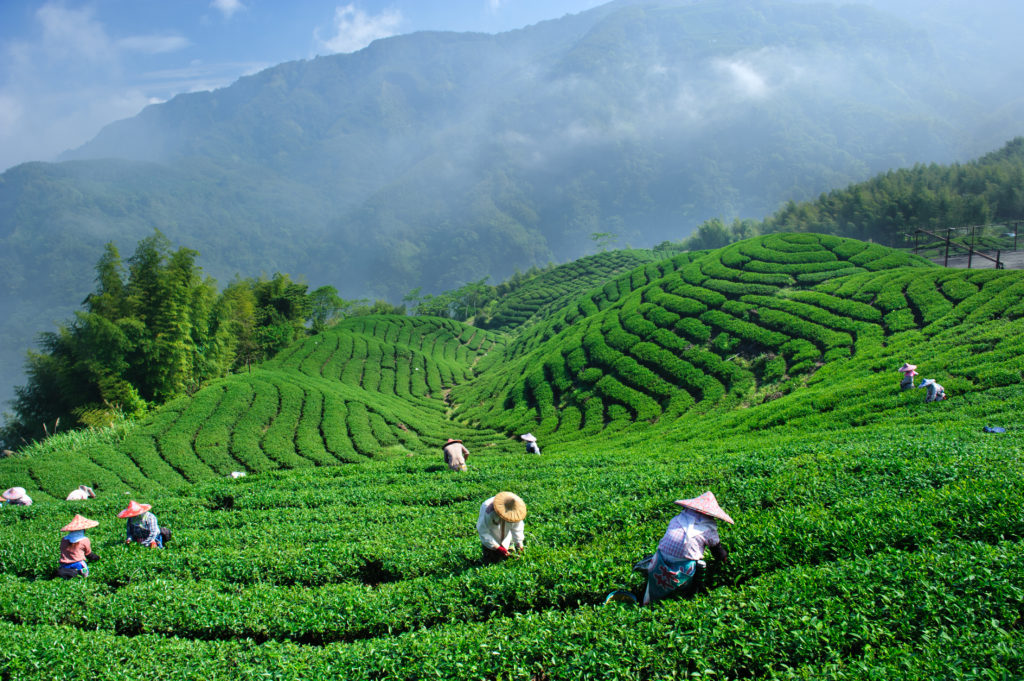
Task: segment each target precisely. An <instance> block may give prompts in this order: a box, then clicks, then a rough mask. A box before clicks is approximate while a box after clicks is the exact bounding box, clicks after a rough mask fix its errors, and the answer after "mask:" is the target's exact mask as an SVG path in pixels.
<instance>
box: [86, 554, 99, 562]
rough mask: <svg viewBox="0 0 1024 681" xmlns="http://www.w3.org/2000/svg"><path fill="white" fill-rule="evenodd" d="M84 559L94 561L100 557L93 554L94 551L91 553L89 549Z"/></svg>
mask: <svg viewBox="0 0 1024 681" xmlns="http://www.w3.org/2000/svg"><path fill="white" fill-rule="evenodd" d="M85 559H86V560H87V561H89V562H95V561H97V560H99V559H100V557H99V556H98V555H97V554H95V553H93V552H92V551H90V552H89V553H87V554H86V555H85Z"/></svg>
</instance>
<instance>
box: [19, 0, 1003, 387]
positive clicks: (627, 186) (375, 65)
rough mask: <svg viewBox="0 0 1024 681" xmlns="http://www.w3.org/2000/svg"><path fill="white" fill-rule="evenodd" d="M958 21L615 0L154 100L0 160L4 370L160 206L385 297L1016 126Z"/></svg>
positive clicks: (960, 147) (655, 235)
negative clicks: (103, 253)
mask: <svg viewBox="0 0 1024 681" xmlns="http://www.w3.org/2000/svg"><path fill="white" fill-rule="evenodd" d="M934 11H935V13H936V14H940V13H941V10H940V9H936V10H934ZM977 11H978V12H982V13H986V12H990V10H988V9H985V8H979V9H978V10H977ZM954 38H955V39H957V40H959V41H960V42H958V43H957V44H955V45H953V44H950V43H948V42H947V43H944V44H942V45H941V46H939V45H937V44H936V43H935V42H934V41H932V40H931V38H930V36H929V35H928V34H927V33H925V32H924V31H923V30H921V29H920V28H918V27H917V26H915V25H913V24H911V23H909V22H906V21H900V20H897V19H895V18H894V17H893V16H891V15H888V14H886V13H884V12H881V11H878V10H874V9H871V8H868V7H863V6H856V5H847V6H842V7H835V6H831V5H827V4H806V3H792V4H791V3H788V2H782V1H781V0H759V1H756V2H732V1H726V0H705V1H702V2H691V1H689V0H687V1H683V0H661V1H659V2H647V1H645V2H640V1H629V2H624V1H619V2H613V3H610V4H608V5H605V6H602V7H599V8H596V9H594V10H591V11H588V12H584V13H581V14H579V15H575V16H569V17H564V18H562V19H559V20H554V21H549V22H543V23H541V24H538V25H536V26H531V27H528V28H525V29H522V30H518V31H512V32H509V33H505V34H501V35H482V34H450V33H419V34H414V35H408V36H401V37H395V38H391V39H387V40H381V41H378V42H376V43H373V44H372V45H370V46H369V47H368V48H366V49H364V50H361V51H359V52H357V53H354V54H348V55H336V56H332V57H325V58H318V59H314V60H310V61H303V62H292V63H287V64H281V65H279V66H276V67H274V68H271V69H268V70H266V71H264V72H262V73H259V74H256V75H253V76H249V77H246V78H243V79H241V80H239V81H238V82H237V83H236V84H235V85H233V86H231V87H228V88H225V89H223V90H218V91H216V92H207V93H195V94H190V95H183V96H180V97H177V98H175V99H173V100H171V101H169V102H166V103H164V104H160V105H155V106H152V107H150V108H147V109H146V110H145V111H143V112H142V113H141V114H140V115H139V116H137V117H135V118H133V119H129V120H126V121H122V122H119V123H116V124H113V125H111V126H110V127H108V128H107V129H105V130H104V131H103V132H102V133H101V134H100V135H99V136H97V138H96V139H95V140H94V141H92V142H90V143H88V144H86V145H84V146H83V147H81V148H80V149H77V150H73V151H71V152H69V153H68V154H67V155H66V157H65V158H66V159H67V160H68V161H67V162H65V163H61V164H29V165H27V166H22V167H19V168H15V169H12V170H10V171H8V172H7V173H5V174H4V175H3V176H2V177H0V207H2V210H0V257H2V258H3V260H2V261H0V264H2V266H3V267H4V268H5V273H6V276H5V278H4V283H3V286H4V288H3V289H2V295H0V318H2V319H4V322H3V325H2V326H0V332H2V333H3V334H4V337H5V338H11V339H13V342H12V344H11V345H12V347H13V348H14V350H13V351H12V354H11V355H9V356H8V355H5V356H4V357H3V366H4V369H5V376H9V377H11V378H7V379H6V380H8V381H11V380H16V379H14V378H13V377H14V376H16V375H17V368H16V367H17V364H18V363H19V361H20V360H19V356H20V352H21V349H22V348H23V347H24V346H25V345H26V344H27V341H29V340H30V339H31V338H32V337H33V335H34V334H35V333H36V332H38V331H39V330H44V329H46V328H47V327H48V326H49V322H50V320H51V319H54V318H62V317H64V316H66V315H68V314H69V313H70V311H71V309H72V308H73V306H74V305H75V304H76V303H77V302H78V301H79V300H81V298H82V297H83V296H84V295H85V293H86V292H87V291H88V290H89V283H90V280H91V274H90V272H89V267H90V266H91V264H92V262H94V261H95V259H96V258H97V257H98V255H99V253H100V249H101V247H102V244H103V242H104V241H106V240H110V239H117V240H125V239H131V240H135V239H137V238H138V237H139V236H141V235H143V234H146V233H149V230H150V229H152V228H153V227H156V228H159V229H161V230H162V231H163V232H164V233H166V234H167V235H168V236H169V237H170V238H171V239H172V240H173V241H175V242H177V243H182V244H184V245H187V246H189V247H193V248H195V249H197V250H198V251H200V252H201V253H202V256H203V258H202V260H201V262H203V263H204V264H205V267H206V269H207V271H208V272H209V273H210V274H212V275H213V276H215V277H216V278H217V279H218V280H220V281H221V282H224V281H226V280H227V279H229V278H230V277H231V276H233V275H234V274H235V273H242V274H243V275H255V274H258V273H259V272H260V271H266V272H268V273H272V272H273V271H274V270H283V271H288V272H290V273H292V274H296V275H298V274H302V275H305V276H307V277H308V278H309V280H310V281H311V283H313V284H314V285H319V284H321V283H330V284H332V285H334V286H336V287H337V288H338V289H339V290H340V291H341V293H342V294H343V295H345V296H347V297H361V296H373V297H388V298H390V299H391V300H397V299H399V298H400V297H401V296H402V295H403V294H404V293H406V292H407V291H409V290H410V289H412V288H414V287H417V286H421V287H423V289H424V290H425V291H440V290H445V289H451V288H455V287H457V286H458V285H460V284H462V283H465V282H467V281H475V280H479V279H480V278H482V277H485V276H490V277H491V278H492V280H494V281H496V280H500V279H502V278H504V277H506V276H508V275H510V274H512V272H513V271H514V270H515V269H516V268H520V269H524V268H526V267H528V266H530V265H531V264H538V263H545V262H548V261H551V260H555V261H565V260H568V259H572V258H576V257H579V256H580V255H582V254H584V253H585V252H586V249H587V247H588V246H589V244H590V241H589V235H590V234H591V233H593V232H613V233H615V234H617V235H618V236H619V237H620V238H621V239H622V240H623V241H624V242H629V243H632V244H635V245H637V246H645V245H651V244H654V243H657V242H659V241H661V240H664V239H677V238H679V237H681V236H685V234H686V233H688V232H689V231H690V230H691V229H692V228H693V227H694V226H695V225H696V224H698V223H700V222H701V221H703V220H704V219H707V218H709V217H713V216H716V215H721V216H724V217H730V216H744V217H761V216H763V215H766V214H768V213H770V212H771V211H773V210H775V209H776V208H777V207H778V206H779V205H780V203H781V202H783V201H784V200H787V199H803V198H808V197H813V196H816V195H818V194H819V193H820V192H821V191H824V190H827V189H829V188H832V187H836V186H843V185H845V184H847V183H849V182H851V181H853V180H857V179H862V178H865V177H867V176H869V175H870V174H871V173H873V172H877V171H881V170H885V169H888V168H891V167H894V166H902V165H908V164H910V163H913V162H919V161H921V162H925V161H938V162H945V161H950V160H955V159H962V158H967V157H969V156H972V155H976V154H979V153H981V152H983V151H986V150H988V149H991V148H993V147H994V146H996V145H997V144H999V143H1002V142H1003V141H1005V140H1006V139H1008V138H1010V137H1013V136H1015V135H1017V134H1019V133H1020V131H1019V129H1018V127H1017V126H1018V124H1017V122H1016V120H1017V119H1016V118H1015V117H1014V116H1013V111H1016V110H1017V108H1016V107H1017V103H1016V100H1013V101H1010V102H1008V100H1007V99H1006V95H1005V88H997V87H995V85H993V86H992V90H991V91H990V92H989V91H982V90H978V89H977V88H975V90H974V91H972V94H971V96H970V97H964V96H962V95H960V94H959V93H958V91H957V89H956V88H957V87H958V84H959V83H962V82H964V80H965V77H964V76H963V75H962V74H961V73H959V72H958V71H956V70H955V69H960V68H963V65H964V64H966V65H968V66H969V67H971V68H972V69H975V70H976V67H978V66H979V65H978V64H977V63H976V62H975V61H973V59H974V58H973V57H971V55H972V54H975V52H974V51H973V48H974V46H975V45H976V44H977V43H978V42H980V41H983V40H984V39H985V36H981V35H979V34H977V33H975V32H973V31H967V30H964V31H963V32H961V33H956V34H954V35H953V36H952V37H951V38H950V39H954ZM991 49H992V48H991V46H990V45H986V50H987V51H985V52H983V53H984V54H989V53H990V52H989V51H990V50H991ZM978 53H979V54H980V53H982V52H978ZM947 54H957V55H966V56H964V59H962V60H960V61H957V60H954V59H952V58H950V59H947V58H946V55H947ZM984 68H987V69H989V70H991V71H997V70H1000V69H1002V68H1003V63H1002V62H996V63H992V64H986V65H984ZM986 92H989V94H988V95H986ZM987 97H990V98H987ZM1007 107H1009V108H1008V109H1007ZM121 245H122V246H124V243H123V241H122V244H121ZM3 392H4V391H0V394H3Z"/></svg>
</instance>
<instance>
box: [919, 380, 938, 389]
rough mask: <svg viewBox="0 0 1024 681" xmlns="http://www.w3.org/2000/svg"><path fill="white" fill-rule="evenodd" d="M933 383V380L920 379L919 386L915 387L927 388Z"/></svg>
mask: <svg viewBox="0 0 1024 681" xmlns="http://www.w3.org/2000/svg"><path fill="white" fill-rule="evenodd" d="M933 383H935V379H934V378H922V379H921V385H919V386H917V387H918V388H927V387H928V386H930V385H932V384H933Z"/></svg>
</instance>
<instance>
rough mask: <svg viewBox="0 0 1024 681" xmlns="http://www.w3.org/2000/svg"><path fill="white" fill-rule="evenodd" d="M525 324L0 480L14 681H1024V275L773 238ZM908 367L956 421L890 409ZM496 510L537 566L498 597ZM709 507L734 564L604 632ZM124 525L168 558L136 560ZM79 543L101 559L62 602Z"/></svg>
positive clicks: (513, 577)
mask: <svg viewBox="0 0 1024 681" xmlns="http://www.w3.org/2000/svg"><path fill="white" fill-rule="evenodd" d="M552 272H557V269H556V270H553V271H552ZM566 281H571V278H566ZM569 288H570V289H571V286H570V287H569ZM564 295H565V294H564V292H556V291H552V293H551V294H550V300H549V303H550V302H551V301H559V300H561V297H562V296H564ZM538 300H539V299H538ZM538 311H543V313H542V314H540V313H538ZM525 319H529V323H528V324H526V325H520V326H514V325H513V324H512V323H509V324H508V325H506V326H504V327H502V328H503V329H504V331H496V330H490V331H485V330H481V329H478V328H475V327H473V326H468V325H465V324H462V323H459V322H455V321H452V320H447V319H438V318H430V317H384V316H379V317H363V318H355V319H350V320H346V321H345V322H342V323H341V324H339V325H338V326H337V327H334V328H333V329H331V330H329V331H327V332H325V333H323V334H320V335H317V336H312V337H310V338H308V339H306V340H305V341H303V342H301V343H298V344H296V345H295V346H293V347H291V348H290V349H288V350H287V351H285V352H284V353H282V354H280V355H279V356H278V357H277V358H275V359H274V360H273V361H270V362H268V363H265V364H264V365H262V366H260V367H259V368H256V369H254V370H253V371H252V372H251V373H243V374H238V375H234V376H232V377H230V378H228V379H225V380H222V381H219V382H217V383H215V384H213V385H211V386H209V387H206V388H204V389H203V390H201V391H199V392H198V393H196V394H195V395H194V396H193V397H192V398H190V399H185V400H181V401H179V402H176V403H172V404H169V405H167V406H166V407H164V408H162V409H160V410H158V411H157V412H155V413H154V414H153V415H152V416H150V417H149V418H147V419H146V420H145V421H143V422H142V423H140V424H138V425H137V426H136V427H134V428H132V429H130V430H129V431H128V434H127V435H126V436H125V437H123V438H120V439H118V438H109V437H107V438H106V439H102V438H100V437H99V436H96V437H91V438H90V437H88V436H86V437H82V438H80V439H76V440H75V441H74V444H73V445H72V444H67V445H65V446H60V445H59V443H60V442H61V441H60V440H56V439H55V440H53V441H52V442H51V443H50V444H46V445H43V446H40V447H37V448H35V449H29V450H26V451H25V452H23V453H19V455H17V456H15V457H12V458H8V459H4V460H0V486H2V487H8V486H11V485H21V486H24V487H25V488H27V489H28V492H29V494H30V495H31V496H32V497H33V498H34V499H35V501H36V503H35V504H34V505H33V506H31V507H10V506H9V507H4V509H3V510H2V514H3V515H2V519H3V521H4V522H3V529H2V531H0V677H2V678H4V679H64V678H79V677H91V678H101V679H139V678H154V679H179V678H195V679H200V678H202V679H211V678H213V679H220V678H223V679H235V678H238V679H308V678H344V679H391V678H396V679H425V678H443V679H464V678H466V679H471V678H480V679H499V678H500V679H537V680H547V679H576V678H580V679H582V678H591V679H604V678H609V679H610V678H621V679H655V678H657V679H661V678H690V679H693V678H707V679H769V678H772V679H775V678H778V679H783V678H785V679H930V678H935V679H951V678H952V679H1018V678H1022V677H1024V652H1022V651H1024V544H1022V543H1021V539H1022V537H1024V464H1022V461H1021V450H1022V446H1024V419H1022V417H1021V414H1022V407H1024V390H1022V384H1021V379H1022V370H1024V273H1021V272H1014V271H995V270H985V271H967V270H948V269H945V268H942V267H937V266H935V265H932V264H931V263H930V262H928V261H925V260H922V259H919V258H917V257H915V256H912V255H907V254H904V253H899V252H895V251H892V250H889V249H885V248H882V247H880V246H876V245H871V244H866V243H862V242H858V241H854V240H849V239H841V238H836V237H829V236H822V235H809V234H801V235H770V236H765V237H759V238H756V239H752V240H748V241H744V242H740V243H737V244H734V245H732V246H729V247H726V248H724V249H721V250H717V251H711V252H707V253H698V254H683V255H679V256H676V257H675V258H672V259H669V260H665V261H658V262H653V261H652V262H647V263H640V264H639V265H638V266H637V267H636V268H635V269H632V270H630V271H628V272H625V273H614V272H613V273H610V274H609V276H608V277H607V278H606V279H605V280H604V281H603V282H601V283H599V285H597V286H595V287H593V288H591V289H589V290H586V291H584V292H582V293H581V294H576V295H575V297H572V298H571V299H570V300H568V301H567V302H565V303H564V304H561V303H559V304H554V305H549V306H548V307H544V305H543V304H542V305H539V306H537V307H536V309H535V311H534V312H531V313H530V316H529V317H528V318H524V320H525ZM903 361H910V362H913V363H916V364H917V365H918V368H919V371H920V372H921V375H922V376H924V377H928V378H935V379H937V380H938V381H939V382H940V383H941V384H942V385H944V386H945V388H946V390H947V392H948V394H949V399H947V400H945V401H942V402H937V403H932V404H925V403H924V402H923V399H924V391H923V390H911V391H906V392H900V391H899V390H898V388H897V384H898V379H899V376H898V374H897V373H896V371H895V368H896V367H897V366H899V365H900V364H901V363H902V362H903ZM986 425H1001V426H1004V427H1005V428H1006V432H1005V433H1000V434H989V433H984V432H983V431H982V428H983V427H984V426H986ZM527 430H530V431H532V432H533V433H534V434H536V435H538V436H539V438H540V444H541V447H542V449H543V455H542V456H540V457H538V456H530V455H526V454H524V453H523V451H522V446H521V445H522V443H521V442H520V441H519V440H518V437H517V436H518V434H519V433H522V432H525V431H527ZM448 437H456V438H459V439H462V440H464V441H465V442H466V445H467V447H468V448H469V450H470V456H469V458H468V463H469V467H470V468H469V470H468V471H466V472H461V473H460V472H450V471H448V470H447V468H446V467H445V466H444V465H443V464H442V461H441V455H440V449H439V446H440V444H441V443H442V442H444V441H445V439H446V438H448ZM64 442H68V443H70V442H71V441H70V440H66V441H64ZM233 470H244V471H247V472H248V476H247V477H244V478H241V479H237V480H231V479H227V478H226V477H225V476H226V474H227V473H229V472H231V471H233ZM83 483H85V484H90V485H92V486H93V487H95V488H96V491H97V493H98V497H97V498H96V499H94V500H90V501H88V502H67V501H62V499H63V498H64V496H65V495H66V493H67V492H68V491H70V490H71V489H73V488H74V487H76V486H77V485H79V484H83ZM502 489H509V490H512V491H515V492H516V493H518V494H519V495H520V496H522V497H523V499H524V500H525V501H526V503H527V505H528V508H529V515H528V517H527V519H526V546H527V550H526V553H525V555H524V556H522V557H521V558H518V559H514V560H509V561H506V562H504V563H501V564H497V565H483V564H482V563H481V560H480V549H479V541H478V539H477V538H476V532H475V527H474V524H475V521H476V517H477V512H478V510H479V507H480V503H481V502H482V501H483V500H484V499H486V498H487V497H489V496H491V495H493V494H495V493H496V492H498V491H500V490H502ZM708 489H710V490H713V491H714V492H715V494H716V496H717V497H718V499H719V501H720V502H721V504H722V506H723V507H724V508H725V509H726V510H727V511H728V512H729V514H730V515H732V517H733V518H735V520H736V524H735V525H729V526H724V527H723V528H722V529H721V535H722V538H723V541H724V542H725V544H726V546H727V547H728V548H729V550H730V562H729V563H727V564H724V565H714V561H711V563H712V565H713V569H712V571H711V572H710V573H709V575H708V577H707V579H706V581H705V584H704V588H703V589H702V590H701V592H700V593H698V595H697V596H696V597H695V598H694V599H693V600H672V601H666V602H662V603H658V604H656V605H654V606H651V607H647V608H638V607H635V606H626V605H621V604H611V605H607V606H606V605H602V603H603V600H604V597H605V595H606V594H607V593H608V592H609V591H610V590H611V589H614V588H630V589H638V588H639V587H640V585H641V579H640V577H639V576H638V575H636V574H635V573H633V572H632V571H631V567H632V564H633V563H634V562H635V561H636V560H638V559H639V558H640V557H641V556H642V555H644V554H645V553H649V552H651V551H653V550H654V548H655V546H656V545H657V542H658V539H659V538H660V537H661V535H662V533H663V532H664V530H665V527H666V525H667V523H668V520H669V519H670V518H671V517H672V516H673V515H674V514H675V509H676V508H677V507H675V506H673V504H672V501H673V500H674V499H679V498H683V497H691V496H696V495H698V494H700V493H701V492H703V491H705V490H708ZM129 497H131V498H134V499H137V500H139V501H143V502H146V503H151V504H153V511H154V512H155V513H156V515H157V516H158V518H159V519H160V521H161V524H162V525H167V526H170V527H171V528H172V529H173V531H174V536H175V539H174V542H173V543H172V544H170V545H169V546H168V547H167V548H166V549H165V550H163V551H146V550H141V549H138V548H137V547H134V546H131V547H129V546H125V545H124V543H123V532H124V527H123V521H120V520H118V519H117V518H116V517H115V516H116V513H117V511H118V510H120V509H121V508H123V507H124V506H125V505H126V502H127V499H128V498H129ZM75 513H83V514H84V515H86V516H88V517H90V518H94V519H97V520H99V521H100V522H101V524H100V526H99V527H97V528H95V529H93V530H90V531H89V533H88V534H89V536H90V537H91V538H92V541H93V548H94V550H95V551H96V552H97V553H98V554H99V555H100V556H101V557H102V559H101V560H100V561H98V562H95V563H94V564H92V565H91V568H92V574H91V575H90V577H89V579H87V580H75V581H70V582H65V581H62V580H59V579H56V578H55V577H54V570H55V563H56V560H57V544H58V542H59V539H60V536H61V533H60V532H59V530H58V528H60V527H61V526H62V525H63V524H65V523H66V522H68V520H69V519H70V518H71V516H72V515H73V514H75Z"/></svg>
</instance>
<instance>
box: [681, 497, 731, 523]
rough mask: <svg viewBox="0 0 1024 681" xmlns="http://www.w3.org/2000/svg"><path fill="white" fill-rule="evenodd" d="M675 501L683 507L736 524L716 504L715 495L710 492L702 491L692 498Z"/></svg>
mask: <svg viewBox="0 0 1024 681" xmlns="http://www.w3.org/2000/svg"><path fill="white" fill-rule="evenodd" d="M676 503H677V504H679V505H680V506H683V507H685V508H689V509H692V510H694V511H697V512H698V513H703V514H704V515H709V516H711V517H712V518H718V519H719V520H724V521H725V522H727V523H729V524H730V525H735V524H736V523H735V522H734V521H733V519H732V518H730V517H729V514H728V513H726V512H725V511H723V510H722V507H721V506H719V505H718V500H717V499H715V495H714V494H712V493H711V492H704V494H701V495H700V496H699V497H695V498H693V499H679V500H677V501H676Z"/></svg>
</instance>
